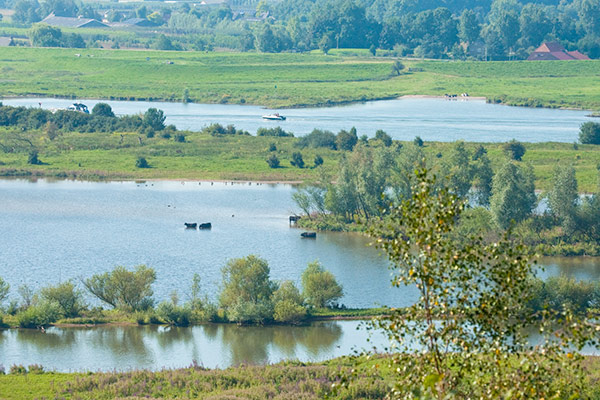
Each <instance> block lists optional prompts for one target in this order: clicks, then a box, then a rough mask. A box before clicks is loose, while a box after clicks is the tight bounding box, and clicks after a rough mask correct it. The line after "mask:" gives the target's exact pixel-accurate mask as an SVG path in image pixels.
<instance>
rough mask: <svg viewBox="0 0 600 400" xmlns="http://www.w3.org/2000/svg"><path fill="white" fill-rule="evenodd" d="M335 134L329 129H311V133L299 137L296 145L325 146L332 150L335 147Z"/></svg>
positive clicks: (303, 146)
mask: <svg viewBox="0 0 600 400" xmlns="http://www.w3.org/2000/svg"><path fill="white" fill-rule="evenodd" d="M335 142H336V140H335V135H334V134H333V132H330V131H322V130H320V129H313V131H312V132H311V133H309V134H308V135H306V136H303V137H301V138H300V139H299V140H298V141H297V142H296V146H298V147H300V148H301V149H302V148H305V147H313V148H317V147H326V148H329V149H332V150H335V149H336V144H335Z"/></svg>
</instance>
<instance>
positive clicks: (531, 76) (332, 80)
mask: <svg viewBox="0 0 600 400" xmlns="http://www.w3.org/2000/svg"><path fill="white" fill-rule="evenodd" d="M331 53H332V54H331V55H328V56H325V55H322V54H256V53H200V52H175V51H171V52H165V51H162V52H161V51H128V50H98V49H81V50H79V49H76V50H75V49H47V48H12V47H7V48H4V49H3V50H2V56H0V59H1V61H2V67H0V71H1V78H0V82H1V83H2V86H1V88H0V96H31V95H34V96H62V97H73V98H75V97H77V98H103V99H121V100H167V101H181V99H182V97H183V93H184V90H185V89H188V93H189V98H190V99H191V100H192V101H194V102H198V103H236V104H242V103H246V104H260V105H265V106H270V107H292V106H307V105H331V104H336V103H344V102H356V101H364V100H371V99H383V98H394V97H398V96H402V95H419V94H423V95H438V96H439V95H444V94H445V93H462V92H468V93H469V94H470V95H471V96H484V97H487V98H488V99H491V100H493V101H499V102H500V101H501V102H504V103H506V104H513V105H514V104H519V105H527V106H544V107H573V108H585V109H595V110H597V109H600V77H599V76H598V74H597V70H598V68H599V66H600V61H578V62H565V61H540V62H528V61H513V62H447V61H419V60H405V61H403V62H404V63H405V65H406V67H407V69H405V72H404V73H403V74H401V75H400V76H392V75H391V66H392V63H393V60H391V59H389V58H381V57H378V58H375V57H365V56H351V55H347V54H348V53H347V52H346V53H342V52H340V53H336V52H335V51H332V52H331ZM76 54H79V55H80V56H76Z"/></svg>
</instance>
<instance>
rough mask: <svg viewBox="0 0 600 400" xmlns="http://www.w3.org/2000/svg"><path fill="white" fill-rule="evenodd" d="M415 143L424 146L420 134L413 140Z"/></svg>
mask: <svg viewBox="0 0 600 400" xmlns="http://www.w3.org/2000/svg"><path fill="white" fill-rule="evenodd" d="M413 143H414V144H415V146H417V147H423V139H421V137H420V136H416V137H415V140H413Z"/></svg>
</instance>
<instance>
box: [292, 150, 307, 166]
mask: <svg viewBox="0 0 600 400" xmlns="http://www.w3.org/2000/svg"><path fill="white" fill-rule="evenodd" d="M290 164H292V165H293V166H294V167H296V168H304V160H303V159H302V153H300V152H299V151H295V152H294V153H292V161H290Z"/></svg>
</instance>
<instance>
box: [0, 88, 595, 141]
mask: <svg viewBox="0 0 600 400" xmlns="http://www.w3.org/2000/svg"><path fill="white" fill-rule="evenodd" d="M1 101H2V103H3V104H5V105H12V106H26V107H39V106H40V103H41V107H42V108H66V107H68V106H69V105H70V104H72V103H73V101H74V100H64V99H52V98H23V99H2V100H1ZM77 101H79V102H83V103H85V104H86V105H87V106H88V107H89V109H90V110H91V109H92V107H93V106H94V105H95V104H96V103H98V102H99V101H98V100H86V99H80V100H77ZM103 102H106V103H108V104H110V105H111V107H112V108H113V110H114V112H115V113H116V114H119V115H123V114H136V113H140V112H145V111H146V110H147V109H148V108H150V107H155V108H159V109H161V110H163V111H164V112H165V115H166V116H167V120H166V122H167V124H174V125H175V126H177V128H178V129H183V130H192V131H198V130H200V129H202V127H204V126H207V125H209V124H212V123H220V124H222V125H228V124H233V125H235V126H236V127H237V128H241V129H245V130H247V131H249V132H250V133H251V134H254V133H255V132H256V130H257V129H258V128H260V127H274V126H281V128H282V129H284V130H286V131H289V132H293V133H294V134H295V135H296V136H302V135H306V134H307V133H310V132H311V131H312V130H313V129H314V128H318V129H327V130H330V131H333V132H334V133H336V132H338V131H339V130H340V129H350V128H351V127H353V126H354V127H356V129H357V130H358V134H359V136H360V135H368V136H370V137H372V136H374V135H375V131H377V130H378V129H383V130H384V131H386V132H387V133H388V134H389V135H390V136H391V137H392V138H394V139H399V140H412V139H414V137H415V136H420V137H421V138H422V139H423V140H432V141H442V142H449V141H455V140H459V139H462V140H466V141H472V142H505V141H507V140H510V139H512V138H514V139H517V140H520V141H523V142H567V143H572V142H575V141H577V138H578V133H579V126H580V125H581V124H582V123H584V122H586V121H591V120H592V118H589V117H587V115H588V114H590V113H589V112H588V111H573V110H559V109H544V108H526V107H508V106H503V105H497V104H487V103H485V101H483V100H468V101H467V100H461V99H459V100H452V101H450V100H445V99H436V98H400V99H396V100H385V101H371V102H366V103H360V104H352V105H347V106H337V107H329V108H292V109H286V110H279V112H280V113H281V114H282V115H284V116H286V118H287V119H286V120H285V121H264V120H263V119H262V118H261V116H262V115H264V114H270V113H272V112H273V110H266V109H264V108H262V107H258V106H242V105H226V104H183V103H166V102H140V101H131V102H129V101H103Z"/></svg>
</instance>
